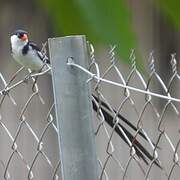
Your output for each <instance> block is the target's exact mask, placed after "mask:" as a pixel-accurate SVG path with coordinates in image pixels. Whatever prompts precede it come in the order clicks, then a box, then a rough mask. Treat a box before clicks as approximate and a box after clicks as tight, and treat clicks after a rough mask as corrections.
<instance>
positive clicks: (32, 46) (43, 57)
mask: <svg viewBox="0 0 180 180" xmlns="http://www.w3.org/2000/svg"><path fill="white" fill-rule="evenodd" d="M29 45H30V46H31V48H32V49H33V50H36V52H37V55H38V56H39V58H40V59H41V60H42V61H43V62H45V63H48V64H50V61H49V59H48V57H47V56H46V55H45V54H42V52H41V50H40V48H39V47H38V46H37V45H36V44H35V43H34V42H32V41H29Z"/></svg>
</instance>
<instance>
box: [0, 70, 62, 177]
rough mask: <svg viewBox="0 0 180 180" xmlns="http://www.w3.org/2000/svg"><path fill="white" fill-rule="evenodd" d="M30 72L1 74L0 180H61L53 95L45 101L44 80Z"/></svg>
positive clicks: (19, 71)
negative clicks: (6, 76)
mask: <svg viewBox="0 0 180 180" xmlns="http://www.w3.org/2000/svg"><path fill="white" fill-rule="evenodd" d="M29 73H30V71H29ZM29 73H28V74H27V73H26V74H27V75H25V71H24V68H23V67H22V68H20V69H19V70H18V71H17V72H15V73H14V74H13V75H12V76H11V77H10V80H8V81H6V79H5V77H4V76H3V75H2V74H1V73H0V82H1V91H0V94H1V97H0V98H1V99H0V129H1V130H0V143H1V153H0V179H6V180H8V179H54V180H55V179H60V170H59V168H60V159H59V150H58V140H57V132H58V131H57V128H56V124H55V120H54V116H53V113H54V103H53V99H52V97H53V96H52V93H51V92H49V94H50V93H51V98H49V97H48V96H47V94H46V96H44V97H43V98H42V96H41V93H43V89H42V88H43V86H42V87H41V90H40V89H39V87H38V85H37V84H38V83H40V82H41V81H43V79H44V77H42V78H41V77H39V75H40V74H41V73H39V74H37V76H35V77H32V76H33V75H32V76H31V77H30V74H29ZM42 74H44V73H42ZM49 89H51V87H49ZM49 94H48V95H49ZM9 113H12V114H13V115H11V114H9Z"/></svg>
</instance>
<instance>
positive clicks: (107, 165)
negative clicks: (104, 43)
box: [88, 45, 180, 180]
mask: <svg viewBox="0 0 180 180" xmlns="http://www.w3.org/2000/svg"><path fill="white" fill-rule="evenodd" d="M89 47H90V48H89V49H90V68H89V70H90V72H89V73H88V74H89V75H90V76H91V78H90V79H89V81H90V80H92V81H93V80H94V81H93V83H92V84H93V87H92V88H93V91H94V94H95V95H96V98H93V101H94V104H95V106H96V108H97V112H96V113H95V114H94V116H95V117H96V118H95V119H96V120H95V121H94V126H95V134H96V143H97V149H98V157H99V165H100V170H99V171H100V179H106V180H107V179H117V178H118V179H157V178H158V179H163V180H164V179H178V177H179V171H178V168H179V144H180V140H179V139H180V136H179V125H180V122H179V102H180V101H179V99H178V98H175V99H173V98H172V97H171V94H175V92H176V91H175V89H176V88H178V83H179V80H180V76H179V74H178V72H177V62H176V58H175V54H172V55H171V61H170V64H171V67H172V71H171V77H170V79H169V82H168V83H167V85H165V83H164V82H163V80H162V79H161V77H160V76H159V74H158V72H157V71H156V68H155V60H154V56H153V52H152V53H150V55H149V58H148V63H149V65H148V67H149V74H148V75H147V76H146V80H145V78H144V77H143V75H142V73H141V72H140V71H138V68H137V66H136V56H135V52H134V50H132V51H131V54H130V60H131V67H130V70H129V72H128V71H127V70H126V72H124V73H122V72H123V69H122V67H121V66H120V65H119V64H118V61H117V60H116V57H115V49H116V46H111V47H110V51H109V55H108V58H107V56H106V57H105V58H104V59H105V60H103V59H101V60H96V57H95V52H94V48H93V46H91V45H90V46H89ZM101 61H103V62H102V63H101ZM104 64H105V65H104ZM103 66H104V67H103ZM127 72H128V73H127ZM125 74H127V75H125ZM119 85H121V87H123V86H124V87H123V88H120V87H119ZM139 90H140V91H139ZM141 90H142V91H141ZM136 91H137V92H136ZM162 99H163V100H162ZM159 100H162V102H161V103H160V105H159V104H158V101H159ZM103 102H105V103H106V107H104V105H103ZM159 106H161V107H160V108H159ZM115 107H116V108H115ZM114 108H115V109H116V111H115V110H114ZM104 109H106V110H108V112H109V113H110V114H111V115H112V117H113V122H114V123H113V125H112V126H111V127H110V126H109V123H107V120H106V118H107V117H106V115H105V114H104V113H103V110H104ZM118 114H121V115H123V116H124V117H125V118H126V119H128V120H129V121H130V122H132V123H133V124H134V125H135V127H136V128H135V129H133V128H129V127H128V125H127V124H126V123H124V122H123V121H122V119H121V118H120V117H119V116H118ZM124 127H125V128H126V129H125V128H124ZM127 129H128V130H129V132H130V133H131V134H132V137H130V136H128V135H127V133H126V130H127ZM118 130H119V131H120V132H121V134H122V136H123V137H124V138H123V139H124V140H122V139H121V138H122V137H121V138H120V137H119V135H118V133H117V131H118ZM142 134H143V135H142ZM142 136H144V137H145V138H142ZM123 141H127V142H126V144H125V143H123ZM137 141H139V142H140V143H141V144H142V145H143V146H144V147H145V148H146V149H147V150H148V152H149V153H150V156H151V157H149V158H147V159H146V160H147V162H145V161H143V160H142V159H141V158H138V156H137V149H136V147H137V146H136V144H137ZM127 144H128V146H127ZM99 149H100V150H99ZM157 164H159V166H158V165H157Z"/></svg>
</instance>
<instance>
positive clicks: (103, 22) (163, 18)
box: [0, 0, 180, 75]
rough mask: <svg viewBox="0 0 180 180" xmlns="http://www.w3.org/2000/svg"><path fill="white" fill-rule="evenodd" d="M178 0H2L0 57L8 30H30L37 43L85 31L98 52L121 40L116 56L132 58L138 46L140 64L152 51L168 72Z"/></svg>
mask: <svg viewBox="0 0 180 180" xmlns="http://www.w3.org/2000/svg"><path fill="white" fill-rule="evenodd" d="M179 5H180V2H179V1H178V0H165V1H163V0H146V1H143V0H111V1H110V0H68V1H66V0H51V1H49V0H32V1H26V0H16V1H13V0H9V1H5V0H4V1H3V0H2V1H1V7H0V9H1V11H0V14H1V16H0V28H1V33H0V38H1V41H0V48H1V52H2V53H1V56H2V57H1V58H3V54H4V52H5V53H6V54H7V53H8V51H6V49H7V47H8V45H7V42H8V41H9V36H10V33H11V32H12V31H14V30H16V29H19V28H23V29H25V30H27V31H28V32H30V35H31V38H32V39H33V40H34V41H37V42H38V44H39V45H41V42H44V41H46V40H47V38H48V37H57V36H65V35H73V34H85V35H86V36H87V39H88V40H89V41H90V42H92V43H93V44H94V45H95V46H96V50H97V51H98V47H100V48H101V47H107V46H108V45H110V44H117V47H118V49H117V53H118V56H119V58H120V60H121V61H122V62H125V63H129V55H130V50H131V49H132V48H133V49H136V53H137V54H138V55H137V57H139V58H137V61H138V63H139V67H143V61H142V60H143V59H144V60H147V57H148V53H149V52H151V51H152V50H154V51H155V54H156V57H157V59H158V63H160V62H162V63H163V67H161V66H162V65H161V66H159V69H160V71H161V73H162V75H165V73H166V71H167V69H169V65H168V64H169V60H170V54H171V53H174V52H176V53H177V56H178V51H179V37H180V36H179V34H180V33H179V31H180V21H179V19H180V11H179ZM4 49H5V51H4ZM162 63H161V64H162Z"/></svg>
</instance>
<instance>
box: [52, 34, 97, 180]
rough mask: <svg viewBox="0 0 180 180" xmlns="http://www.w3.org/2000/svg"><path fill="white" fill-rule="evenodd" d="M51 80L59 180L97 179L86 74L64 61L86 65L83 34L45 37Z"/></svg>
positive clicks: (89, 95)
mask: <svg viewBox="0 0 180 180" xmlns="http://www.w3.org/2000/svg"><path fill="white" fill-rule="evenodd" d="M49 52H50V61H51V64H52V80H53V89H54V99H55V108H56V118H57V123H58V128H59V145H60V158H61V166H62V168H61V170H62V179H63V180H97V179H98V172H97V170H98V167H97V166H98V165H97V164H98V163H97V158H96V151H95V141H94V133H93V128H92V120H91V118H92V108H91V98H90V97H91V94H90V88H89V85H88V84H87V83H86V81H87V79H88V76H87V75H86V74H85V73H83V72H82V71H80V70H79V69H77V68H75V67H71V66H68V65H67V61H68V58H72V59H73V61H74V62H75V63H77V64H79V65H81V66H83V67H86V65H87V58H88V56H87V48H86V38H85V36H68V37H60V38H50V39H49Z"/></svg>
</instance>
